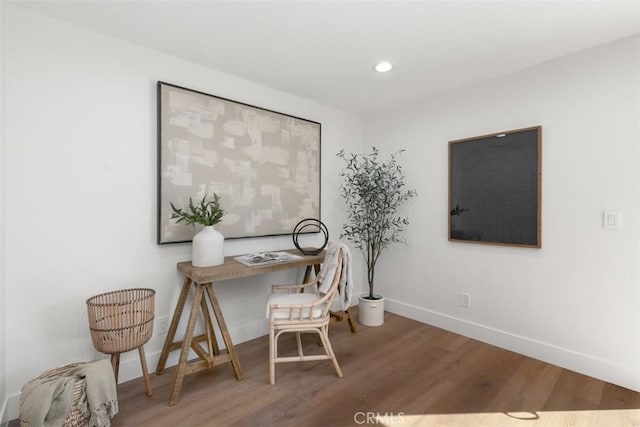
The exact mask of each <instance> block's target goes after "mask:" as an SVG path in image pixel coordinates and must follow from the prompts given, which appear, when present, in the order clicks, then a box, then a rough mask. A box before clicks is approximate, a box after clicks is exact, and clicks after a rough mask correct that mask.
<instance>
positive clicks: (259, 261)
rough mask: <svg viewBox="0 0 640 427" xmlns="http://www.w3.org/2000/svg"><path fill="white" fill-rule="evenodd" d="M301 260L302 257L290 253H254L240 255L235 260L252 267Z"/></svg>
mask: <svg viewBox="0 0 640 427" xmlns="http://www.w3.org/2000/svg"><path fill="white" fill-rule="evenodd" d="M301 258H302V257H301V256H299V255H294V254H290V253H289V252H254V253H250V254H245V255H240V256H237V257H235V258H233V259H235V260H236V261H238V262H239V263H241V264H244V265H247V266H249V267H252V266H254V265H265V264H275V263H278V262H285V261H293V260H296V259H301Z"/></svg>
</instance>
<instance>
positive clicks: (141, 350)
mask: <svg viewBox="0 0 640 427" xmlns="http://www.w3.org/2000/svg"><path fill="white" fill-rule="evenodd" d="M138 355H139V356H140V365H141V366H142V377H143V378H144V389H145V391H146V392H147V397H151V396H153V390H152V389H151V379H150V378H149V370H148V369H147V358H146V357H145V355H144V347H143V346H140V347H138Z"/></svg>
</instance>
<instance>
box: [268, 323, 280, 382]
mask: <svg viewBox="0 0 640 427" xmlns="http://www.w3.org/2000/svg"><path fill="white" fill-rule="evenodd" d="M275 339H276V337H275V334H274V331H273V326H270V327H269V384H275V383H276V362H275V358H276V357H277V351H278V347H277V346H276V342H275Z"/></svg>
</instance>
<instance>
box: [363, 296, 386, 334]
mask: <svg viewBox="0 0 640 427" xmlns="http://www.w3.org/2000/svg"><path fill="white" fill-rule="evenodd" d="M374 295H375V296H376V297H379V298H380V299H376V300H371V299H366V298H365V297H367V296H369V294H362V295H360V302H359V304H358V320H359V321H360V323H361V324H363V325H364V326H381V325H382V324H383V323H384V297H383V296H382V295H376V294H374Z"/></svg>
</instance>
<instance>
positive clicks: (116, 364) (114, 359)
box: [111, 346, 153, 397]
mask: <svg viewBox="0 0 640 427" xmlns="http://www.w3.org/2000/svg"><path fill="white" fill-rule="evenodd" d="M138 355H139V356H140V366H141V367H142V377H143V378H144V390H145V392H146V393H147V396H148V397H151V396H153V390H152V389H151V378H149V370H148V369H147V358H146V357H145V355H144V346H140V347H138ZM111 366H112V367H113V375H114V376H115V377H116V385H117V384H118V373H119V371H120V353H114V354H112V355H111Z"/></svg>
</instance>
